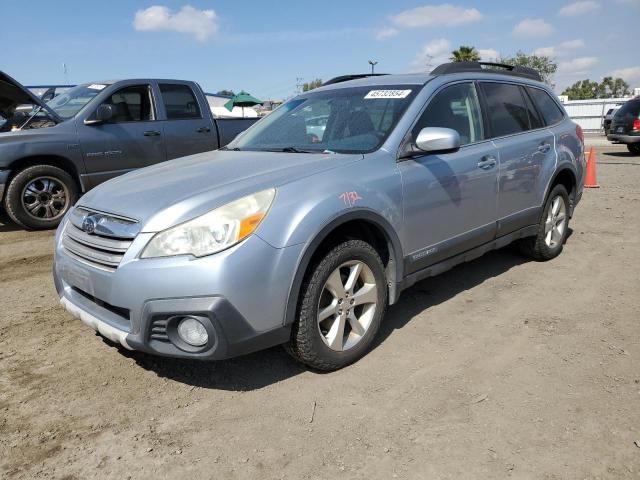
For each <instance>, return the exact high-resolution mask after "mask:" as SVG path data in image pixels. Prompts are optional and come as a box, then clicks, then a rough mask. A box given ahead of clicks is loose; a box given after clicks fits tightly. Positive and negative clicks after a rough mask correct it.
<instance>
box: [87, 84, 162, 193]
mask: <svg viewBox="0 0 640 480" xmlns="http://www.w3.org/2000/svg"><path fill="white" fill-rule="evenodd" d="M103 103H107V104H110V105H111V106H112V109H113V111H114V116H113V117H112V118H111V119H110V120H108V121H106V122H103V123H100V124H93V125H85V124H84V123H82V122H78V125H77V127H78V134H79V138H80V146H81V148H82V154H83V156H84V160H85V166H86V180H87V181H86V183H87V186H88V187H89V188H91V187H94V186H96V185H98V184H99V183H102V182H104V181H105V180H108V179H110V178H112V177H115V176H117V175H121V174H122V173H126V172H128V171H129V170H133V169H136V168H141V167H146V166H148V165H153V164H155V163H159V162H163V161H164V160H166V153H165V146H164V140H163V136H162V126H161V123H160V122H159V121H157V120H156V114H155V108H154V103H153V94H152V90H151V86H150V85H133V86H127V87H123V88H121V89H119V90H117V91H116V92H114V93H113V94H112V95H110V96H109V97H108V98H107V99H106V100H105V101H104V102H103ZM89 118H92V117H91V116H90V117H89Z"/></svg>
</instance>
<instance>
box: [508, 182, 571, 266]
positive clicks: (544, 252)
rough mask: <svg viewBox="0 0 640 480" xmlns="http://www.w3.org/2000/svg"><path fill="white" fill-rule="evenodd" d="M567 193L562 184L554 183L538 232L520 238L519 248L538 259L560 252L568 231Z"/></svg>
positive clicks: (550, 257)
mask: <svg viewBox="0 0 640 480" xmlns="http://www.w3.org/2000/svg"><path fill="white" fill-rule="evenodd" d="M569 205H570V204H569V194H568V193H567V189H566V188H565V187H564V185H556V186H555V187H553V189H552V190H551V193H549V197H548V198H547V202H546V203H545V206H544V210H543V213H542V218H541V219H540V223H539V225H538V233H537V234H536V236H534V237H529V238H525V239H522V240H521V241H520V250H521V251H522V252H523V253H524V254H525V255H527V256H529V257H531V258H533V259H534V260H538V261H545V260H551V259H552V258H555V257H557V256H558V255H560V253H561V252H562V247H563V245H564V242H565V241H566V239H567V235H568V233H569Z"/></svg>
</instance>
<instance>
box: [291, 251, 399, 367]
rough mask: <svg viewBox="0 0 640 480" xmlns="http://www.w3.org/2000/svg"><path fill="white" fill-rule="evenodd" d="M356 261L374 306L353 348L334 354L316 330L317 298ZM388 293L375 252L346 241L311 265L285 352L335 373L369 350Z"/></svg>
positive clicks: (310, 365)
mask: <svg viewBox="0 0 640 480" xmlns="http://www.w3.org/2000/svg"><path fill="white" fill-rule="evenodd" d="M350 261H359V262H362V263H364V264H365V265H366V266H367V267H369V269H370V271H371V272H372V273H373V276H374V278H375V282H376V285H377V288H376V290H377V303H376V307H375V312H374V314H373V318H372V320H371V323H370V324H369V327H368V329H367V330H366V332H365V333H364V335H362V337H361V338H360V340H359V341H358V343H356V344H355V345H354V346H353V347H351V348H349V349H347V350H343V351H335V350H332V349H331V348H329V346H328V345H327V344H326V343H325V342H324V340H323V339H322V337H321V333H320V328H319V326H318V309H319V303H320V296H321V294H322V292H323V290H324V286H325V283H326V282H327V279H328V278H329V276H330V275H331V273H332V272H334V270H336V269H337V268H339V267H340V266H341V265H343V264H344V263H345V262H350ZM387 297H388V289H387V285H386V277H385V274H384V267H383V265H382V260H381V259H380V256H379V255H378V253H377V252H376V250H375V249H374V248H373V247H372V246H371V245H369V244H368V243H366V242H364V241H362V240H349V241H346V242H344V243H341V244H339V245H337V246H336V247H334V248H333V249H331V251H329V253H327V255H326V256H325V257H324V258H322V259H320V260H319V262H317V263H316V264H315V265H312V267H311V269H310V271H309V273H308V274H307V276H306V278H305V280H304V282H303V285H302V289H301V291H300V298H299V301H298V316H297V319H296V321H295V323H294V324H293V328H292V332H291V340H290V342H289V344H288V345H286V346H285V349H286V350H287V351H288V352H289V353H290V354H291V355H292V356H293V357H294V358H296V359H297V360H299V361H300V362H302V363H304V364H305V365H308V366H309V367H311V368H314V369H316V370H322V371H332V370H338V369H340V368H342V367H345V366H347V365H349V364H351V363H353V362H355V361H356V360H358V359H359V358H361V357H362V356H363V355H364V354H365V353H366V352H367V351H368V350H369V348H370V347H371V344H372V342H373V340H374V338H375V336H376V333H377V332H378V329H379V328H380V322H381V321H382V317H383V316H384V314H385V311H386V308H387Z"/></svg>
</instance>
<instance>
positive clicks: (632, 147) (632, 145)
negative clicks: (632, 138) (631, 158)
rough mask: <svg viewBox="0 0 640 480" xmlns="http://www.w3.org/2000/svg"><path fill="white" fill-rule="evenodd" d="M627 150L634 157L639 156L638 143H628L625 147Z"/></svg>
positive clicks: (639, 145)
mask: <svg viewBox="0 0 640 480" xmlns="http://www.w3.org/2000/svg"><path fill="white" fill-rule="evenodd" d="M627 149H628V150H629V151H630V152H631V153H633V154H634V155H640V143H630V144H628V145H627Z"/></svg>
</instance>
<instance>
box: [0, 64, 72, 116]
mask: <svg viewBox="0 0 640 480" xmlns="http://www.w3.org/2000/svg"><path fill="white" fill-rule="evenodd" d="M26 103H29V104H32V105H37V106H39V107H42V108H43V109H45V110H46V111H47V112H49V113H50V114H51V115H52V117H53V119H54V120H55V121H60V117H59V116H58V115H57V114H56V113H55V112H54V111H52V110H51V109H50V108H49V107H47V105H46V104H45V103H44V102H43V101H42V100H40V99H39V98H38V97H36V96H35V95H34V94H33V93H31V92H30V91H29V90H27V89H26V88H24V87H23V86H22V85H21V84H20V83H18V82H17V81H16V80H14V79H13V78H11V77H10V76H9V75H7V74H6V73H4V72H2V71H0V115H2V116H3V117H4V118H10V117H11V116H12V115H13V112H14V111H15V109H16V107H17V106H18V105H24V104H26Z"/></svg>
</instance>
